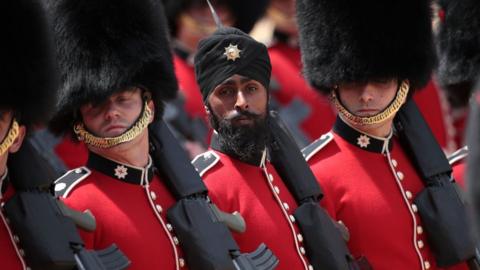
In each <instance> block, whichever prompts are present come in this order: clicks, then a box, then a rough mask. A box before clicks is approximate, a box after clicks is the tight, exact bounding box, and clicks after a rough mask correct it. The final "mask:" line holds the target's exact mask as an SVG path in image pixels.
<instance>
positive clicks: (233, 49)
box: [223, 43, 242, 61]
mask: <svg viewBox="0 0 480 270" xmlns="http://www.w3.org/2000/svg"><path fill="white" fill-rule="evenodd" d="M241 51H242V50H240V49H239V48H238V45H233V44H231V43H230V45H228V47H225V53H224V54H223V55H225V56H226V57H227V60H228V61H230V60H232V61H235V60H237V59H238V58H240V52H241Z"/></svg>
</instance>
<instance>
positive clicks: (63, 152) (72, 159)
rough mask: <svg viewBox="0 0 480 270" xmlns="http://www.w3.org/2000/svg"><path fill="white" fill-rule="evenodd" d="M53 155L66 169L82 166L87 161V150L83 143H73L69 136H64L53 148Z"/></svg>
mask: <svg viewBox="0 0 480 270" xmlns="http://www.w3.org/2000/svg"><path fill="white" fill-rule="evenodd" d="M55 154H57V156H58V157H59V158H60V159H61V160H62V161H63V162H64V163H65V165H66V166H67V168H69V169H74V168H78V167H81V166H83V164H85V163H87V160H88V149H87V147H86V146H85V144H84V143H83V142H75V141H73V139H72V138H71V135H66V136H65V137H63V139H62V140H61V141H60V143H59V144H57V146H55Z"/></svg>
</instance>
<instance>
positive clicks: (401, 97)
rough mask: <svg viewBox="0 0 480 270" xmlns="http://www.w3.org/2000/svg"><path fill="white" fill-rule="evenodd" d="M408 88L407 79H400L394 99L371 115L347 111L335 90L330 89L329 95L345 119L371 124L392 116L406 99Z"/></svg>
mask: <svg viewBox="0 0 480 270" xmlns="http://www.w3.org/2000/svg"><path fill="white" fill-rule="evenodd" d="M409 90H410V83H409V81H408V80H404V81H402V83H401V85H400V88H399V89H398V91H397V94H396V96H395V99H394V100H393V101H392V103H390V105H388V107H387V108H385V110H383V111H382V112H380V113H378V114H376V115H373V116H364V117H361V116H356V115H354V114H352V113H351V112H349V111H348V110H347V108H345V107H344V106H343V105H342V103H341V102H340V100H339V99H338V97H337V94H336V93H335V91H332V94H331V96H330V98H331V100H332V102H333V104H335V107H336V108H337V110H338V112H339V113H340V114H341V115H342V116H343V117H344V118H345V119H346V120H349V121H350V122H352V123H355V124H358V125H373V124H378V123H381V122H383V121H385V120H386V119H389V118H390V117H392V116H394V115H395V114H396V113H397V112H398V110H400V107H402V105H403V104H404V103H405V101H406V100H407V96H408V91H409Z"/></svg>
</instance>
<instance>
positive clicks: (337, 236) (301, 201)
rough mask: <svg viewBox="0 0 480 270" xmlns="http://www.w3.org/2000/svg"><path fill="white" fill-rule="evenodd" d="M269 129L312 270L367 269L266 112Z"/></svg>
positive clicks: (301, 160)
mask: <svg viewBox="0 0 480 270" xmlns="http://www.w3.org/2000/svg"><path fill="white" fill-rule="evenodd" d="M269 128H270V133H271V135H270V136H271V141H270V143H269V151H270V159H271V162H272V164H273V165H274V167H275V169H276V170H277V172H278V173H279V175H280V177H281V178H282V180H283V181H284V182H285V184H286V185H287V187H288V189H289V191H290V192H291V193H292V195H293V197H294V198H295V201H296V202H297V204H298V208H297V209H296V210H295V213H294V216H295V220H296V221H297V223H298V225H299V227H300V230H301V231H302V234H303V235H304V236H305V237H304V238H305V240H304V242H305V247H306V251H307V255H308V258H309V259H310V263H311V264H312V265H313V267H314V269H328V270H338V269H342V270H343V269H369V268H370V266H369V265H368V262H366V260H365V259H364V260H363V261H361V262H360V261H359V262H356V261H355V260H354V258H353V257H352V255H351V254H350V251H349V250H348V247H347V245H346V243H345V240H344V238H342V233H341V231H340V229H339V227H338V225H337V224H336V222H335V221H333V220H332V219H331V218H330V216H329V215H328V214H327V212H326V211H325V209H323V208H322V207H320V203H319V201H320V200H321V199H322V197H323V192H322V190H321V188H320V185H319V184H318V182H317V181H316V179H315V176H314V175H313V173H312V171H311V170H310V168H309V166H308V164H307V162H306V161H305V159H304V157H303V155H302V153H301V152H300V149H298V147H297V145H296V144H295V142H294V140H293V138H292V137H291V136H290V134H289V133H288V129H287V128H286V126H285V125H284V124H283V122H282V121H281V120H280V118H279V117H278V115H277V114H276V113H275V112H271V113H270V119H269Z"/></svg>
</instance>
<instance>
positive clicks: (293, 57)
mask: <svg viewBox="0 0 480 270" xmlns="http://www.w3.org/2000/svg"><path fill="white" fill-rule="evenodd" d="M281 44H282V43H279V44H277V45H275V46H273V47H270V48H269V51H268V52H269V55H270V60H271V63H272V81H273V82H274V83H273V84H272V86H274V85H275V84H278V89H276V90H275V89H271V94H272V96H274V97H275V98H276V100H278V102H279V103H280V104H281V105H282V106H289V104H291V102H292V101H293V100H295V99H298V100H299V101H300V102H302V104H303V106H305V107H306V108H308V110H309V111H310V112H309V114H308V116H307V117H306V118H305V119H303V121H301V122H300V123H299V124H300V128H301V129H302V131H303V132H304V133H305V135H307V137H308V139H309V141H312V140H314V139H315V138H318V137H319V136H320V135H322V134H324V133H326V132H328V131H329V130H330V127H331V126H332V124H333V123H334V122H335V115H336V113H335V112H334V110H333V109H332V106H331V105H330V102H329V100H328V99H327V98H326V97H325V96H322V95H321V94H319V93H318V92H315V91H314V90H313V89H312V88H311V87H310V86H309V85H308V83H307V82H306V81H305V80H304V79H303V77H302V75H301V74H302V70H301V60H300V50H299V49H298V48H297V49H294V48H292V47H289V46H287V45H283V46H282V45H281ZM294 63H298V64H294ZM319 119H321V121H319ZM287 124H288V123H287Z"/></svg>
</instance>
